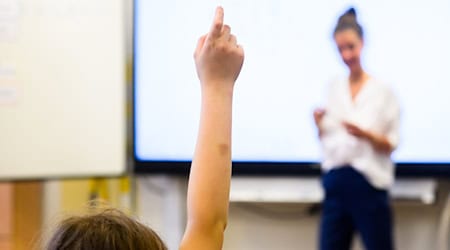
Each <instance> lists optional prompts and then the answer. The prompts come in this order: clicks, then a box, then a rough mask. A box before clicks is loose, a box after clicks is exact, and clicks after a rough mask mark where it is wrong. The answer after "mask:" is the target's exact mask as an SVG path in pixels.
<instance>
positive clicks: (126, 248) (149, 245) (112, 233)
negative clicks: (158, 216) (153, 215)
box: [45, 208, 167, 250]
mask: <svg viewBox="0 0 450 250" xmlns="http://www.w3.org/2000/svg"><path fill="white" fill-rule="evenodd" d="M45 249H46V250H88V249H95V250H111V249H114V250H167V247H166V246H165V244H164V243H163V241H162V240H161V238H160V237H159V236H158V235H157V234H156V233H155V232H154V231H153V230H152V229H150V228H148V227H146V226H145V225H143V224H141V223H139V222H138V221H136V220H135V219H133V218H130V217H129V216H127V215H125V214H124V213H123V212H121V211H120V210H117V209H112V208H109V209H105V210H103V211H101V212H98V213H94V214H90V215H84V216H72V217H69V218H67V219H65V220H63V221H61V223H60V224H59V225H58V226H57V227H56V229H55V230H54V232H53V235H52V236H51V238H50V240H49V241H48V243H47V245H46V247H45Z"/></svg>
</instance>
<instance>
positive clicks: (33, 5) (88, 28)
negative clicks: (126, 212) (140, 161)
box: [0, 0, 126, 180]
mask: <svg viewBox="0 0 450 250" xmlns="http://www.w3.org/2000/svg"><path fill="white" fill-rule="evenodd" d="M123 5H124V2H123V1H121V0H76V1H73V0H0V179H2V180H11V179H12V180H14V179H41V178H60V177H82V176H93V175H96V176H106V175H117V174H120V173H123V172H124V171H125V169H126V167H125V162H126V160H125V150H126V149H125V138H126V137H125V135H126V120H125V98H126V91H125V89H126V85H125V35H124V34H125V30H124V29H125V26H124V7H123Z"/></svg>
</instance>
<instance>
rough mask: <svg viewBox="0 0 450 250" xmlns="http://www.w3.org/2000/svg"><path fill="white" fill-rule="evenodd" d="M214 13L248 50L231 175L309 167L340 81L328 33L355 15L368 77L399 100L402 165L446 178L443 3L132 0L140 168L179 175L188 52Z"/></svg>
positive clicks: (448, 86)
mask: <svg viewBox="0 0 450 250" xmlns="http://www.w3.org/2000/svg"><path fill="white" fill-rule="evenodd" d="M217 5H221V6H223V7H224V9H225V22H226V23H227V24H229V25H230V26H231V30H232V32H233V33H234V34H235V35H236V36H237V37H238V42H239V43H240V44H242V46H243V47H244V50H245V62H244V66H243V70H242V72H241V75H240V77H239V79H238V81H237V83H236V87H235V98H234V111H233V112H234V114H233V115H234V117H233V119H234V120H233V129H234V130H233V161H234V163H235V169H234V171H235V173H239V172H240V171H243V172H247V173H263V172H266V171H267V170H270V171H269V172H273V173H277V172H279V171H285V170H286V171H288V172H289V171H293V172H295V171H297V170H298V171H300V172H301V171H302V169H303V170H304V169H307V168H308V167H311V166H313V167H314V168H317V165H318V163H319V162H320V158H321V155H320V145H319V143H318V139H317V133H316V130H315V126H314V123H313V118H312V113H313V110H314V108H315V107H318V106H320V105H321V104H322V103H323V97H324V95H325V87H326V86H327V84H328V83H329V82H330V81H331V80H332V79H334V78H335V77H345V76H346V75H347V74H348V72H347V69H346V68H345V67H344V65H343V63H342V62H341V59H340V57H339V54H338V52H337V49H336V46H335V44H334V41H333V38H332V32H333V29H334V26H335V24H336V21H337V18H338V17H339V15H340V14H342V13H343V12H344V11H345V10H347V9H348V8H349V7H351V6H353V7H355V9H356V11H357V13H358V19H359V21H360V23H361V24H362V26H363V28H364V30H365V47H364V50H363V64H364V68H365V69H366V70H367V71H368V72H369V74H371V75H373V76H375V77H376V78H377V79H380V80H382V81H384V82H386V83H387V84H389V85H390V86H392V88H393V89H394V91H395V94H396V95H397V97H398V99H399V100H400V105H401V109H402V115H401V131H400V132H401V141H400V145H399V147H398V150H396V151H395V153H394V155H393V158H394V160H395V161H396V162H397V163H398V164H397V165H398V167H399V168H401V169H402V171H401V172H403V173H405V174H408V173H417V174H422V173H423V174H425V175H426V174H427V171H430V170H432V169H434V170H437V172H434V173H435V174H440V173H443V174H444V173H448V172H449V170H450V168H448V167H450V164H449V163H450V129H449V128H450V118H449V117H448V116H449V115H450V98H449V97H448V95H449V93H450V73H449V72H450V71H449V69H450V29H449V27H448V25H449V24H450V1H448V0H431V1H422V0H420V1H419V0H417V1H416V0H413V1H410V0H380V1H362V0H360V1H358V0H354V1H347V0H344V1H342V0H331V1H330V0H327V1H324V0H317V1H305V0H301V1H292V0H258V1H250V0H239V1H238V0H229V1H226V0H223V1H209V0H189V1H179V0H166V1H158V0H135V8H134V11H135V15H134V25H135V26H134V65H135V69H134V70H135V72H134V73H135V74H134V84H135V85H134V97H135V99H134V140H135V149H134V155H135V162H136V163H137V164H136V170H137V171H142V172H152V171H177V170H178V169H180V168H182V167H183V166H186V165H188V163H189V161H190V160H191V157H192V154H193V151H194V146H195V139H196V133H197V126H198V120H199V108H200V103H199V101H200V87H199V83H198V79H197V76H196V72H195V66H194V61H193V57H192V55H193V51H194V48H195V45H196V42H197V39H198V37H199V36H200V35H202V34H204V32H206V31H207V30H208V29H209V26H210V21H211V20H212V16H213V13H214V9H215V6H217ZM183 163H187V164H183ZM244 169H245V170H244ZM283 169H284V170H283ZM417 170H418V171H417ZM422 170H424V171H425V172H422Z"/></svg>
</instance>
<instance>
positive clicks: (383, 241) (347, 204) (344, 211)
mask: <svg viewBox="0 0 450 250" xmlns="http://www.w3.org/2000/svg"><path fill="white" fill-rule="evenodd" d="M322 184H323V187H324V189H325V200H324V202H323V212H322V213H323V214H322V220H321V225H320V235H319V237H320V243H319V244H320V250H349V249H350V246H351V243H352V238H353V235H354V233H355V232H358V233H359V235H360V236H361V239H362V241H363V244H364V246H365V248H366V250H393V249H394V242H393V236H392V215H391V208H390V202H389V197H388V194H387V192H386V191H385V190H380V189H376V188H374V187H373V186H372V185H371V184H370V183H368V182H367V180H366V178H365V177H364V176H363V175H361V174H360V173H359V172H357V171H356V170H354V169H353V168H352V167H350V166H348V167H342V168H337V169H334V170H331V171H329V172H328V173H326V174H324V175H323V177H322Z"/></svg>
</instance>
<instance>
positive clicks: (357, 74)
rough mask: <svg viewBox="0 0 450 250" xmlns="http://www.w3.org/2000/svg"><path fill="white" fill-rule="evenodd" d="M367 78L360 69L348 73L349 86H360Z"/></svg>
mask: <svg viewBox="0 0 450 250" xmlns="http://www.w3.org/2000/svg"><path fill="white" fill-rule="evenodd" d="M368 77H369V76H368V75H367V73H366V72H364V70H363V69H362V68H359V69H357V70H353V71H351V72H350V77H349V81H350V84H360V83H363V82H364V81H365V80H366V79H367V78H368Z"/></svg>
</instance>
